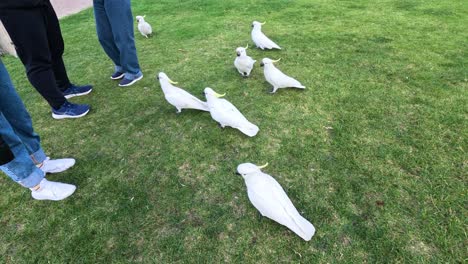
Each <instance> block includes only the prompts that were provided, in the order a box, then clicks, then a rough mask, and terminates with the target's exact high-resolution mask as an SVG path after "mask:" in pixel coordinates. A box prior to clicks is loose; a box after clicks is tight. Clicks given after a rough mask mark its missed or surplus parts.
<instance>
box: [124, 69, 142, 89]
mask: <svg viewBox="0 0 468 264" xmlns="http://www.w3.org/2000/svg"><path fill="white" fill-rule="evenodd" d="M142 78H143V73H141V72H140V74H138V75H136V76H135V77H133V78H131V79H129V78H127V77H125V78H123V80H122V81H120V83H119V86H122V87H125V86H130V85H132V84H134V83H136V82H138V81H139V80H141V79H142Z"/></svg>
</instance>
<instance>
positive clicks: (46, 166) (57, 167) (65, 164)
mask: <svg viewBox="0 0 468 264" xmlns="http://www.w3.org/2000/svg"><path fill="white" fill-rule="evenodd" d="M73 165H75V159H55V160H51V159H50V158H49V157H47V158H46V159H45V160H44V161H43V162H42V164H41V165H39V166H38V167H39V169H41V170H42V171H43V172H44V173H58V172H62V171H66V170H68V169H69V168H70V167H72V166H73Z"/></svg>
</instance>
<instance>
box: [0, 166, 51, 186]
mask: <svg viewBox="0 0 468 264" xmlns="http://www.w3.org/2000/svg"><path fill="white" fill-rule="evenodd" d="M8 164H9V163H7V164H5V165H2V166H0V170H1V171H3V172H4V173H5V174H7V175H8V177H10V178H11V179H12V180H14V181H15V182H17V183H19V184H20V185H21V186H23V187H26V188H33V187H35V186H37V185H38V184H39V183H40V182H41V181H42V179H44V177H45V173H44V172H43V171H42V170H41V169H39V168H36V167H34V168H32V173H31V174H29V176H27V177H26V178H23V179H21V180H17V179H18V175H17V174H15V173H14V172H13V171H12V170H10V169H9V168H8Z"/></svg>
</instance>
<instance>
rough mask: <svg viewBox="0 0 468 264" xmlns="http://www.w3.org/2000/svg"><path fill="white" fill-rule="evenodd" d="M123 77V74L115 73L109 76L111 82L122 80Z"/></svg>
mask: <svg viewBox="0 0 468 264" xmlns="http://www.w3.org/2000/svg"><path fill="white" fill-rule="evenodd" d="M124 76H125V73H124V72H119V71H116V72H114V73H113V74H112V75H111V79H112V80H119V79H122V78H123V77H124Z"/></svg>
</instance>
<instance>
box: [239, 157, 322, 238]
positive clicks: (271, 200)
mask: <svg viewBox="0 0 468 264" xmlns="http://www.w3.org/2000/svg"><path fill="white" fill-rule="evenodd" d="M267 165H268V163H267V164H265V165H264V166H257V165H255V164H252V163H242V164H240V165H239V166H237V173H238V174H240V175H241V176H242V178H244V181H245V185H246V186H247V195H248V196H249V200H250V202H251V203H252V204H253V206H254V207H255V208H257V210H258V211H259V212H260V213H261V214H262V215H263V216H266V217H268V218H270V219H271V220H273V221H275V222H277V223H280V224H282V225H284V226H286V227H288V228H289V229H291V230H292V231H293V232H294V233H296V234H297V235H298V236H300V237H301V238H302V239H304V240H305V241H309V240H310V239H311V238H312V236H313V235H314V234H315V227H314V226H313V225H312V224H311V223H310V222H309V221H308V220H307V219H305V218H304V217H302V216H301V215H300V214H299V212H298V211H297V209H296V207H294V204H293V203H292V202H291V200H290V199H289V197H288V195H287V194H286V192H285V191H284V190H283V188H282V187H281V185H280V184H279V183H278V182H277V181H276V180H275V179H274V178H273V177H271V176H270V175H268V174H266V173H263V172H262V171H261V169H263V168H265V167H266V166H267Z"/></svg>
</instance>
